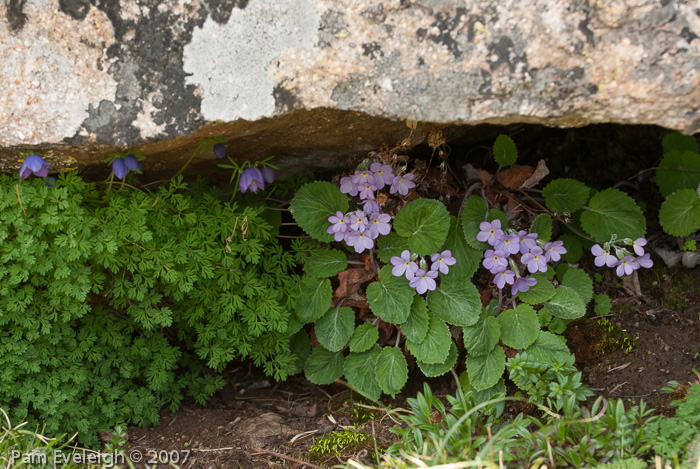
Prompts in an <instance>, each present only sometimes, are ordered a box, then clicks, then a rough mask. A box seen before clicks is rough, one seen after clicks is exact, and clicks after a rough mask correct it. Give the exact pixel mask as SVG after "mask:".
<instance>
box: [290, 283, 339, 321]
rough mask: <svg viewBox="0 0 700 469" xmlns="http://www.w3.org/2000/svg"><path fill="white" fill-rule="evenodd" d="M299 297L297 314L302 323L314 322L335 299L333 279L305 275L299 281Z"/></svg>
mask: <svg viewBox="0 0 700 469" xmlns="http://www.w3.org/2000/svg"><path fill="white" fill-rule="evenodd" d="M299 298H303V299H304V301H297V306H296V315H297V318H299V320H300V321H301V322H302V323H307V322H314V321H315V320H317V319H318V318H320V317H321V316H323V315H324V314H325V312H326V311H328V307H329V306H330V305H331V301H332V300H333V289H332V288H331V281H330V280H329V279H327V278H318V277H312V276H310V275H304V277H302V279H301V282H299Z"/></svg>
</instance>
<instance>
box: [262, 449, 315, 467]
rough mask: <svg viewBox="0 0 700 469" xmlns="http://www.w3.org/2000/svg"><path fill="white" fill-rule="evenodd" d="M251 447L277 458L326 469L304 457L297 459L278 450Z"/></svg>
mask: <svg viewBox="0 0 700 469" xmlns="http://www.w3.org/2000/svg"><path fill="white" fill-rule="evenodd" d="M250 449H251V451H257V452H258V453H262V454H269V455H271V456H274V457H276V458H280V459H286V460H287V461H291V462H294V463H297V464H301V465H302V466H307V467H312V468H313V469H325V468H323V467H321V466H317V465H316V464H312V463H310V462H308V461H304V460H303V459H297V458H295V457H292V456H286V455H284V454H282V453H278V452H276V451H270V450H269V449H256V448H250Z"/></svg>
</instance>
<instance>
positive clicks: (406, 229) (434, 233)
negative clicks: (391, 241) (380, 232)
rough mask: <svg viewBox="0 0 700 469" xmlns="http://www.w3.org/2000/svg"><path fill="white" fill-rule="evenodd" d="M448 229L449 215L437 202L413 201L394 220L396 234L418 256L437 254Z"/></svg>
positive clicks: (427, 200) (429, 200)
mask: <svg viewBox="0 0 700 469" xmlns="http://www.w3.org/2000/svg"><path fill="white" fill-rule="evenodd" d="M449 229H450V214H449V213H447V209H446V208H445V205H443V203H442V202H440V201H439V200H434V199H418V200H414V201H413V202H409V203H407V204H406V205H405V206H404V207H403V208H402V209H401V210H400V211H399V213H397V214H396V217H395V218H394V230H396V233H398V235H399V236H402V237H404V238H408V248H409V249H410V251H411V252H413V253H416V254H418V255H420V256H425V255H428V254H434V253H436V252H438V250H439V249H440V248H441V247H442V245H443V244H445V239H447V232H448V231H449Z"/></svg>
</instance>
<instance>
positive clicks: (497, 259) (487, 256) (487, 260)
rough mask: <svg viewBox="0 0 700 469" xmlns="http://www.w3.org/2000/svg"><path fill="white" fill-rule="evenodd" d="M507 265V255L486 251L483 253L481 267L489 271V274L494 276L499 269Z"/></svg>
mask: <svg viewBox="0 0 700 469" xmlns="http://www.w3.org/2000/svg"><path fill="white" fill-rule="evenodd" d="M507 265H508V255H507V254H506V253H505V252H503V251H494V250H493V249H487V250H486V252H485V253H484V262H483V266H484V267H486V268H487V269H489V272H491V273H492V274H496V273H498V272H499V271H500V270H501V267H506V266H507Z"/></svg>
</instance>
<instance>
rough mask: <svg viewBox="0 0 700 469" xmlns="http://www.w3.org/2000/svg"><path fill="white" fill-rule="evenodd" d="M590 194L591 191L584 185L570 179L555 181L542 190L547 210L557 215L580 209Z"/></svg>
mask: <svg viewBox="0 0 700 469" xmlns="http://www.w3.org/2000/svg"><path fill="white" fill-rule="evenodd" d="M590 193H591V190H590V189H589V188H588V186H586V185H585V184H584V183H582V182H581V181H577V180H576V179H569V178H560V179H555V180H554V181H552V182H550V183H549V184H547V186H545V188H544V189H542V196H543V197H544V201H545V204H546V205H547V208H548V209H550V210H552V211H554V212H557V213H564V212H566V211H568V212H569V213H573V212H575V211H576V210H578V209H580V208H581V207H583V204H585V203H586V201H587V200H588V196H589V195H590Z"/></svg>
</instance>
